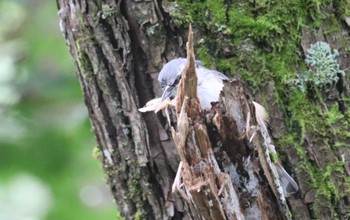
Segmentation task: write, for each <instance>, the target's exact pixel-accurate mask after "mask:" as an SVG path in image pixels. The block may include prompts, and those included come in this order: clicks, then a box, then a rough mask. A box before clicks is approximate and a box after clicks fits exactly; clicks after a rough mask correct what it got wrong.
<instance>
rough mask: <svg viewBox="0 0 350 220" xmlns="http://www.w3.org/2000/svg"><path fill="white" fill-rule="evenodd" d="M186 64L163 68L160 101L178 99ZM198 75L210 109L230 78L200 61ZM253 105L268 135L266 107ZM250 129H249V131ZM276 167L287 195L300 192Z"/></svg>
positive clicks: (201, 96)
mask: <svg viewBox="0 0 350 220" xmlns="http://www.w3.org/2000/svg"><path fill="white" fill-rule="evenodd" d="M186 63H187V59H185V58H177V59H173V60H171V61H170V62H168V63H166V64H165V65H164V66H163V68H162V70H161V71H160V73H159V76H158V81H159V82H160V85H161V88H162V90H163V94H162V97H161V100H160V101H164V100H166V99H168V98H169V99H173V98H175V97H176V91H177V86H178V84H179V82H180V78H181V73H182V71H183V70H184V68H185V65H186ZM196 73H197V78H198V87H197V93H198V98H199V101H200V104H201V107H202V108H203V109H210V108H211V103H212V102H217V101H219V96H220V92H221V90H222V88H223V86H224V83H223V80H229V78H228V77H227V76H225V75H224V74H222V73H220V72H218V71H216V70H210V69H207V68H205V67H204V66H203V64H202V63H201V62H200V61H196ZM253 104H254V107H255V116H256V118H257V122H258V126H260V128H262V129H264V130H265V131H266V132H264V133H268V132H267V129H266V124H265V123H266V121H267V113H266V111H265V109H264V107H262V106H261V105H260V104H258V103H256V102H253ZM248 124H249V122H248ZM248 127H249V125H248ZM248 127H247V129H249V128H248ZM263 137H264V135H263ZM264 139H265V142H267V145H268V146H271V151H273V152H274V151H275V149H274V147H273V145H272V143H271V142H272V141H271V139H270V137H269V135H268V134H267V137H264ZM275 165H276V166H275V167H276V170H277V172H278V176H279V179H280V181H281V185H282V188H283V190H284V192H285V195H286V196H288V195H290V194H293V193H295V192H296V191H298V189H299V187H298V185H297V183H296V182H295V181H294V179H293V178H292V177H291V176H289V174H288V173H287V172H286V171H285V170H284V169H283V167H282V166H281V165H280V164H278V163H276V164H275Z"/></svg>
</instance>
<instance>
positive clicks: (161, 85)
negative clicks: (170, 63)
mask: <svg viewBox="0 0 350 220" xmlns="http://www.w3.org/2000/svg"><path fill="white" fill-rule="evenodd" d="M165 86H166V82H165V81H162V82H161V83H160V87H161V88H162V90H164V89H165Z"/></svg>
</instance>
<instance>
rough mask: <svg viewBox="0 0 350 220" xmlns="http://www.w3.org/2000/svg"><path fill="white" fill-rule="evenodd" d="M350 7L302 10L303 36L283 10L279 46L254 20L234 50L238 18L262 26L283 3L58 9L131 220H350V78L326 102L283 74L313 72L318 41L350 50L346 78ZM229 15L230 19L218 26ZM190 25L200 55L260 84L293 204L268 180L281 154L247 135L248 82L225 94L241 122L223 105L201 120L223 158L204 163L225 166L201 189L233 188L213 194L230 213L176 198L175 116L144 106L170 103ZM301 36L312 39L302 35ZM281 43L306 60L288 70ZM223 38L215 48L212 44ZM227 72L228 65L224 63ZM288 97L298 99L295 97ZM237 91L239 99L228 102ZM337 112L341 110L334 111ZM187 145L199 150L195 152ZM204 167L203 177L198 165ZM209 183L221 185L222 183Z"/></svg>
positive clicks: (103, 153) (81, 4) (62, 1)
mask: <svg viewBox="0 0 350 220" xmlns="http://www.w3.org/2000/svg"><path fill="white" fill-rule="evenodd" d="M183 2H185V1H183ZM214 2H215V1H214ZM344 2H345V1H344ZM344 2H343V1H339V2H337V3H333V2H332V3H329V4H321V5H319V7H318V9H317V10H316V9H314V8H313V5H307V3H305V5H301V6H300V5H298V7H299V9H300V8H307V9H305V13H306V14H307V13H310V15H309V16H305V18H304V19H305V21H304V23H303V24H302V25H304V26H302V27H300V24H299V23H297V22H299V20H293V21H295V22H293V21H292V22H291V21H289V20H288V18H286V16H288V15H287V14H283V13H282V14H280V16H281V17H279V18H278V19H277V21H280V20H284V22H281V23H278V24H279V25H280V26H278V27H275V26H267V25H266V29H267V30H269V33H268V37H266V36H265V35H264V33H263V32H262V33H259V34H257V35H256V36H254V30H252V29H250V28H251V27H250V26H249V24H248V21H245V22H247V23H242V24H240V25H241V28H242V30H235V31H237V33H236V35H237V36H246V38H240V39H238V40H239V44H238V46H237V45H233V46H232V44H230V43H228V41H229V40H230V39H229V38H231V37H232V38H233V35H234V34H235V33H233V34H232V33H231V30H230V27H231V26H230V25H232V24H231V23H230V21H231V20H234V19H235V18H234V16H235V14H231V13H230V10H231V9H235V8H239V7H242V8H248V9H249V11H250V13H251V14H252V16H253V17H254V16H255V17H254V19H256V20H259V19H260V17H259V15H261V13H265V11H264V10H266V9H269V8H268V7H271V8H273V7H274V6H273V4H272V3H271V5H272V6H271V5H269V4H266V5H262V3H259V2H255V3H254V4H253V3H249V4H248V3H245V1H243V2H240V1H238V2H235V3H233V2H231V1H224V2H218V3H213V2H212V1H208V2H207V5H206V7H202V5H204V4H205V3H196V2H194V3H188V4H190V5H191V4H193V5H196V8H195V10H194V9H193V8H190V7H189V8H188V12H186V13H185V11H181V13H182V14H180V16H179V14H178V12H177V11H176V9H178V7H180V6H183V4H182V3H179V5H180V6H179V5H174V4H172V3H169V2H167V1H161V0H158V1H146V0H145V1H142V0H140V1H137V0H116V1H101V2H100V1H88V0H77V1H68V0H57V4H58V8H59V16H60V27H61V31H62V33H63V34H64V37H65V39H66V41H67V45H68V47H69V50H70V52H71V55H72V57H73V60H74V62H75V65H76V75H77V77H78V80H79V81H80V84H81V88H82V91H83V94H84V101H85V104H86V106H87V109H88V111H89V116H90V119H91V122H92V127H93V129H94V133H95V135H96V139H97V142H98V149H99V152H100V158H101V163H102V165H103V169H104V171H105V173H106V176H107V180H108V184H109V185H110V188H111V192H112V194H113V196H114V198H115V201H116V203H117V205H118V207H119V209H120V212H121V214H122V216H125V217H126V218H128V219H170V218H173V219H201V218H202V219H210V218H211V217H212V216H222V218H223V219H225V218H226V219H241V218H247V219H249V218H250V219H258V218H260V219H288V218H291V216H292V217H293V218H294V219H312V218H318V219H320V218H322V219H336V218H338V219H345V218H347V217H348V216H349V213H350V210H349V199H350V197H349V189H350V188H349V184H350V179H349V175H350V163H349V161H350V160H349V159H350V150H349V149H350V148H348V147H349V143H350V140H349V137H350V135H349V132H348V131H349V129H348V125H349V117H350V113H349V110H348V109H347V105H348V103H349V100H348V99H347V97H349V93H350V89H349V88H350V86H349V85H350V83H349V81H350V80H349V76H348V75H349V74H346V75H345V77H341V79H340V81H339V82H338V84H337V87H333V88H332V90H331V92H323V91H321V98H322V100H320V99H318V98H315V96H313V95H311V97H310V96H308V95H305V96H303V95H300V94H301V93H298V92H294V90H293V89H291V88H290V87H289V85H288V83H286V82H284V78H283V77H285V76H279V75H278V73H275V72H274V71H276V68H277V67H276V66H278V65H282V66H283V65H284V66H283V67H288V68H294V69H298V67H299V66H300V65H301V66H302V64H301V63H302V61H303V57H302V54H303V53H304V54H306V51H307V48H308V47H309V46H310V44H311V43H313V42H316V41H317V40H323V41H326V42H328V43H329V44H330V45H331V46H332V47H333V48H336V49H338V50H339V51H340V52H341V56H340V58H339V63H340V64H341V68H342V69H345V70H346V69H347V68H348V67H349V64H350V62H349V59H348V58H347V53H348V52H346V51H348V49H347V48H348V47H349V45H348V43H346V42H350V41H349V26H348V24H347V23H346V21H348V20H349V17H347V15H346V12H343V9H342V7H344ZM201 4H202V5H201ZM210 4H212V5H210ZM259 4H260V5H259ZM281 4H282V5H283V3H281ZM285 4H286V5H285V7H287V8H288V7H290V5H288V4H290V3H285ZM267 5H268V6H267ZM211 7H212V8H211ZM293 7H294V6H293ZM214 8H219V9H217V10H218V11H220V12H221V8H222V10H223V13H222V14H220V13H217V14H214ZM174 10H175V11H176V13H175V12H174ZM181 10H185V9H184V8H181ZM291 11H292V12H293V13H294V12H295V11H293V10H292V9H291ZM296 11H297V10H296ZM206 12H207V13H206ZM282 12H283V11H282ZM311 12H312V13H311ZM190 13H195V14H196V13H197V14H199V15H200V16H202V15H208V14H209V16H212V17H214V18H213V19H218V20H220V21H221V22H222V26H220V27H218V26H217V23H214V22H213V23H210V22H208V23H206V22H205V21H204V22H203V21H200V19H195V18H194V17H191V18H188V17H187V15H191V16H194V15H193V14H190ZM211 13H213V14H211ZM237 13H238V12H237ZM266 13H268V12H266ZM295 13H296V12H295ZM320 14H322V15H323V14H326V15H327V18H334V19H335V20H334V21H336V22H337V24H338V26H336V29H334V27H333V26H332V25H331V24H330V22H329V20H327V19H323V18H322V17H321V16H320ZM219 15H222V16H223V18H224V19H221V17H220V18H216V17H215V16H219ZM283 16H285V17H283ZM186 19H189V20H192V23H193V24H192V25H193V27H194V36H195V39H194V43H195V49H196V45H199V46H198V48H199V49H198V51H199V57H201V56H202V57H201V58H208V59H207V62H208V61H210V60H214V59H216V58H217V59H218V60H225V59H228V60H230V61H232V62H236V63H238V64H237V65H236V68H235V69H232V68H231V67H227V63H223V65H221V68H222V70H227V69H230V70H234V71H237V74H238V76H239V77H240V78H242V79H245V80H246V81H247V84H248V87H249V88H254V89H253V90H251V91H252V92H251V93H253V96H254V99H255V100H258V101H262V102H263V103H264V104H265V106H266V108H267V110H268V112H269V113H270V124H271V134H272V137H273V139H274V141H275V142H276V143H277V144H276V145H277V148H278V151H279V153H280V154H281V155H282V156H281V160H282V161H283V164H284V165H286V167H287V168H288V170H289V171H290V172H292V173H293V174H294V176H295V177H296V179H297V180H298V183H299V186H300V190H299V192H298V193H297V194H296V195H294V196H291V197H288V199H287V201H286V202H287V203H285V204H284V203H283V200H284V198H279V197H278V194H277V193H276V189H275V187H276V186H274V185H273V184H271V181H270V180H271V177H268V175H269V172H270V171H266V170H268V169H267V168H266V165H264V163H267V162H266V161H265V160H266V158H268V157H269V155H264V149H263V148H264V146H263V144H262V142H263V141H262V140H261V136H259V135H258V137H257V138H256V139H255V141H253V143H249V141H247V140H246V139H242V138H241V137H240V136H241V134H242V133H243V131H244V126H243V124H242V118H244V119H245V118H246V117H247V114H248V113H249V112H250V109H251V108H252V107H251V99H250V98H249V95H247V94H248V92H246V91H247V90H249V88H248V89H247V88H246V86H245V85H244V84H243V83H241V81H239V80H238V81H232V82H231V83H229V85H225V88H224V94H225V95H224V97H225V98H227V99H228V100H231V101H232V100H236V101H235V102H236V105H237V103H238V108H237V109H239V110H240V111H241V112H240V113H237V112H239V111H236V112H235V113H233V114H231V113H230V111H231V110H230V108H228V106H229V104H228V102H230V101H228V102H226V103H225V102H220V103H218V104H216V105H215V107H214V108H213V109H212V110H211V111H209V112H205V113H203V114H201V115H200V118H201V119H200V122H201V123H202V124H203V125H205V126H206V127H207V132H206V133H207V137H208V140H206V141H208V143H210V145H211V146H208V149H210V150H209V151H210V152H212V153H210V155H209V156H208V155H206V156H203V155H202V156H203V158H204V159H203V158H200V159H199V158H197V159H198V160H200V161H202V160H204V161H207V160H211V161H212V162H213V161H214V162H213V164H215V163H217V164H216V165H213V164H211V165H210V166H209V167H210V169H214V171H213V170H210V169H209V168H208V169H209V171H210V172H211V173H214V174H215V175H216V177H215V178H217V179H215V181H213V182H212V183H213V184H212V185H207V186H203V187H204V188H200V189H201V190H202V192H203V190H204V189H206V188H205V187H209V190H212V191H213V192H216V191H220V189H221V187H222V186H224V187H226V186H227V187H228V188H225V190H226V192H225V193H226V194H221V193H220V194H219V193H218V192H216V194H213V197H212V198H213V199H214V200H215V199H216V200H215V201H216V202H217V203H215V201H213V202H214V206H215V205H218V207H219V206H220V207H223V208H222V210H223V211H220V209H211V208H210V207H208V205H201V204H213V203H212V202H209V201H210V200H209V199H208V198H209V197H203V195H200V194H196V195H195V196H194V197H193V201H195V202H194V203H191V202H189V201H188V200H187V199H186V196H184V195H181V193H180V192H176V193H172V192H171V188H172V184H173V182H174V179H175V175H176V173H177V170H178V165H179V163H180V161H183V160H182V159H181V157H180V156H179V153H178V149H177V147H176V146H175V144H174V142H173V141H172V138H171V133H170V128H169V125H168V123H167V122H166V119H165V117H164V116H163V115H162V114H160V113H158V114H155V113H153V112H148V113H141V112H139V111H138V108H140V107H142V106H144V105H145V104H146V102H148V101H149V100H151V99H153V98H154V97H156V96H157V95H158V96H159V95H160V94H161V91H160V86H159V85H158V82H157V75H158V73H159V71H160V69H161V67H162V65H163V63H164V62H166V61H169V60H171V59H172V58H175V57H180V56H184V55H185V49H186V48H185V44H184V42H186V41H187V20H186ZM254 19H253V20H254ZM271 19H272V18H271ZM293 19H294V18H293ZM318 19H319V21H320V25H318V26H317V27H315V25H314V24H315V23H316V22H315V23H312V22H311V21H316V20H318ZM242 20H243V19H242ZM239 21H240V20H237V22H236V23H239ZM249 22H251V21H250V20H249ZM261 22H262V21H261ZM236 23H234V24H236ZM311 23H312V24H313V25H311ZM184 24H185V25H184ZM309 24H310V25H309ZM264 28H265V26H264ZM279 28H281V29H279ZM331 28H333V29H331ZM293 30H296V32H293ZM240 33H243V34H242V35H240ZM295 33H298V34H299V35H298V36H299V37H300V38H298V37H296V36H294V35H293V34H295ZM206 36H208V38H207V37H206ZM270 36H274V37H276V39H278V42H283V41H288V40H291V41H293V42H297V43H298V44H299V45H298V46H296V50H297V51H295V54H297V55H294V56H293V57H296V58H295V59H296V60H292V61H290V63H288V65H287V64H285V63H283V62H285V60H283V62H280V61H279V60H278V59H277V58H274V57H278V56H279V54H281V56H284V55H285V54H284V52H285V51H286V50H287V49H284V48H285V47H284V46H283V45H279V44H277V43H276V45H277V46H278V47H279V48H277V49H276V48H274V47H272V46H271V45H269V43H271V44H272V43H273V40H271V39H270V38H269V37H270ZM213 37H214V39H215V40H214V41H210V40H208V39H209V38H210V39H212V38H213ZM203 39H205V40H204V41H205V43H204V46H203V45H202V43H201V42H202V41H203ZM296 39H297V40H296ZM277 46H276V47H277ZM281 48H282V49H281ZM234 50H236V51H234ZM203 51H205V54H204V55H203ZM298 53H299V54H298ZM200 54H202V55H200ZM266 54H268V55H266ZM269 56H271V57H273V58H272V59H273V60H272V61H271V62H275V63H276V65H269V64H266V60H264V59H268V57H269ZM285 56H289V54H287V55H285ZM250 57H254V59H252V60H254V61H256V62H257V63H258V64H257V65H256V66H253V64H252V63H251V61H250ZM260 57H263V58H261V59H260ZM259 61H261V63H259ZM217 63H218V67H220V62H219V61H218V62H217ZM221 63H222V62H221ZM261 67H262V68H261ZM253 72H254V73H255V72H256V74H260V73H266V75H258V76H263V77H262V80H256V81H258V83H256V82H255V81H253V80H252V78H251V77H250V75H249V74H250V73H253ZM346 72H347V73H348V71H346ZM249 77H250V78H249ZM289 77H290V76H289ZM290 78H292V77H290ZM286 90H287V91H288V92H290V94H286ZM257 91H258V92H257ZM230 94H233V96H235V95H236V96H237V94H238V95H239V96H237V97H231V98H228V97H229V96H230ZM335 105H337V106H339V108H338V109H335V110H334V109H332V107H334V106H335ZM310 106H316V107H315V108H317V110H315V111H313V112H312V111H310V110H309V109H308V108H309V107H310ZM320 106H321V107H320ZM300 109H303V110H304V111H300ZM303 112H305V113H303ZM239 114H240V115H239ZM315 114H319V118H320V120H319V121H311V120H309V118H308V117H310V118H312V119H314V118H313V117H315ZM237 115H238V116H237ZM327 120H328V121H329V123H328V121H327ZM325 121H326V122H325ZM252 123H253V124H254V118H253V122H252ZM196 126H197V125H195V126H194V127H193V128H192V130H191V129H190V130H191V132H195V130H196V131H197V132H198V131H202V130H203V129H202V127H201V126H199V125H198V126H199V127H200V128H199V127H196ZM315 127H317V128H315ZM197 135H198V134H197ZM204 139H205V138H204ZM278 145H281V147H278ZM200 146H203V145H200ZM204 146H207V145H204ZM187 147H189V149H190V147H193V146H191V145H190V144H188V145H187ZM206 152H208V150H207V151H206ZM209 158H210V159H209ZM247 158H249V159H247ZM192 159H193V158H192ZM205 159H207V160H205ZM197 162H198V161H197ZM192 165H193V167H192V168H195V167H196V166H195V164H192ZM209 171H208V172H209ZM203 175H204V174H203ZM220 175H221V177H222V178H220V177H219V176H220ZM227 175H228V176H227ZM271 175H273V174H271ZM199 176H201V174H199ZM204 176H205V175H204ZM237 176H238V177H239V178H240V179H237ZM201 177H203V176H201ZM205 177H207V178H208V179H210V178H212V176H210V175H209V176H205ZM183 179H185V177H184V176H183ZM243 182H244V184H243ZM321 182H322V183H321ZM225 184H226V185H225ZM254 184H255V185H254ZM227 192H229V193H228V194H227ZM234 194H236V195H237V199H238V203H236V204H233V203H228V201H233V200H229V199H226V200H225V199H224V198H223V195H234ZM196 196H197V197H196ZM231 199H232V198H231ZM200 202H203V203H200ZM205 202H206V203H205ZM287 204H288V205H287ZM233 207H236V209H234V210H233ZM237 207H238V208H237ZM208 210H209V211H210V210H211V211H216V212H217V213H214V214H213V212H208ZM228 210H231V211H228ZM232 210H233V211H232ZM288 210H290V214H289V211H288ZM229 213H231V214H232V213H234V214H232V215H230V214H229Z"/></svg>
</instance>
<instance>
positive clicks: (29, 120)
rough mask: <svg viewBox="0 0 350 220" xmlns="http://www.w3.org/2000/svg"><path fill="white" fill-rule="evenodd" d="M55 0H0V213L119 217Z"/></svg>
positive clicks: (30, 219) (29, 218)
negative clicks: (96, 155)
mask: <svg viewBox="0 0 350 220" xmlns="http://www.w3.org/2000/svg"><path fill="white" fill-rule="evenodd" d="M95 145H96V143H95V139H94V135H93V133H92V131H91V126H90V122H89V119H88V116H87V110H86V108H85V106H84V104H83V98H82V94H81V90H80V86H79V83H78V80H77V79H76V77H75V74H74V65H73V61H72V60H71V58H70V55H69V53H68V49H67V47H66V45H65V40H64V38H63V36H62V34H61V33H60V31H59V26H58V15H57V8H56V4H55V1H45V0H22V1H21V0H0V220H22V219H25V220H37V219H59V220H60V219H64V220H70V219H74V220H77V219H84V220H89V219H118V213H117V209H116V207H115V205H114V203H113V201H112V198H111V197H110V195H109V190H108V188H107V186H106V184H105V179H104V176H103V172H102V169H101V168H100V163H99V161H98V160H97V159H95V158H94V157H93V156H92V152H93V149H94V147H95Z"/></svg>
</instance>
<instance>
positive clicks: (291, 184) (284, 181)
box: [275, 163, 299, 197]
mask: <svg viewBox="0 0 350 220" xmlns="http://www.w3.org/2000/svg"><path fill="white" fill-rule="evenodd" d="M275 165H276V170H277V173H278V177H279V179H280V181H281V185H282V188H283V191H284V195H285V197H288V196H290V195H292V194H294V193H296V192H297V191H298V190H299V186H298V184H297V183H296V182H295V180H294V179H293V178H292V177H291V176H290V175H289V174H288V173H287V171H286V170H285V169H284V168H283V167H282V165H281V164H279V163H275Z"/></svg>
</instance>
